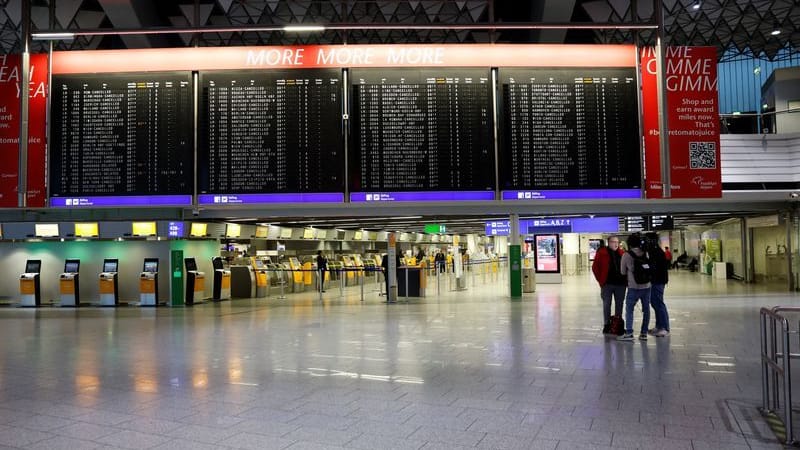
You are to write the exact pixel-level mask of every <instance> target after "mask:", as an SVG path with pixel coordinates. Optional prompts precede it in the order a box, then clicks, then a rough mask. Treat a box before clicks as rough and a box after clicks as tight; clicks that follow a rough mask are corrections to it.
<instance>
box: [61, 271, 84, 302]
mask: <svg viewBox="0 0 800 450" xmlns="http://www.w3.org/2000/svg"><path fill="white" fill-rule="evenodd" d="M80 268H81V260H80V259H68V260H66V261H64V272H63V273H62V274H61V275H59V276H58V291H59V293H60V294H61V302H60V303H59V305H60V306H71V307H78V306H81V294H80V277H79V276H78V275H79V274H78V272H79V271H80Z"/></svg>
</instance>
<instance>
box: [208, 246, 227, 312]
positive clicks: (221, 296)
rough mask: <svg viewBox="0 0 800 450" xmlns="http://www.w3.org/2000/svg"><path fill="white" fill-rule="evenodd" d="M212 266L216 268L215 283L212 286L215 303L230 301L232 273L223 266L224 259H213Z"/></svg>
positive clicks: (216, 257)
mask: <svg viewBox="0 0 800 450" xmlns="http://www.w3.org/2000/svg"><path fill="white" fill-rule="evenodd" d="M211 265H212V266H213V267H214V280H213V281H214V282H213V285H212V290H213V292H212V293H213V296H212V299H213V300H214V301H215V302H218V301H222V300H230V298H231V271H230V270H228V269H225V266H224V265H223V264H222V257H220V256H215V257H213V258H211Z"/></svg>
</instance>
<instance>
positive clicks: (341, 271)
mask: <svg viewBox="0 0 800 450" xmlns="http://www.w3.org/2000/svg"><path fill="white" fill-rule="evenodd" d="M345 275H346V274H345V273H344V268H341V269H339V297H344V278H345Z"/></svg>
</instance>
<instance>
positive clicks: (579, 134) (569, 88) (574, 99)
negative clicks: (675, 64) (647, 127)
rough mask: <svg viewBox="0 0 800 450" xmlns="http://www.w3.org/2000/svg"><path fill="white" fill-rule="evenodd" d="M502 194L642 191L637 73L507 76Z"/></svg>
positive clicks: (525, 72)
mask: <svg viewBox="0 0 800 450" xmlns="http://www.w3.org/2000/svg"><path fill="white" fill-rule="evenodd" d="M499 84H500V86H501V88H502V100H501V103H502V105H501V108H500V112H501V114H500V116H501V117H502V123H501V126H500V130H501V136H500V138H501V143H500V174H501V175H500V180H501V181H500V187H501V189H608V188H611V189H614V188H638V187H640V186H641V159H640V156H639V140H640V138H639V136H640V132H639V108H638V101H637V83H636V72H635V70H634V69H632V68H600V69H576V68H546V69H545V68H543V69H538V68H537V69H500V70H499Z"/></svg>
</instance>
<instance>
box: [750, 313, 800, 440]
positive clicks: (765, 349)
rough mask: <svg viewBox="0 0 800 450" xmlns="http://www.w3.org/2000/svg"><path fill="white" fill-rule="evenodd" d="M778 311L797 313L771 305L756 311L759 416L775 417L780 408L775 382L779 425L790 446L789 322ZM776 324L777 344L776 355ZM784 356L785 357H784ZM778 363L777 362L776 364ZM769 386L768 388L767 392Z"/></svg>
mask: <svg viewBox="0 0 800 450" xmlns="http://www.w3.org/2000/svg"><path fill="white" fill-rule="evenodd" d="M781 312H800V307H794V306H775V307H773V308H766V307H763V308H761V310H760V311H759V315H760V318H759V319H760V320H759V322H760V327H761V401H762V407H761V408H760V409H761V413H762V414H776V415H777V411H778V410H780V409H781V405H780V398H779V397H780V396H779V391H778V387H779V384H778V381H779V379H780V380H781V381H782V384H783V424H784V427H785V428H786V436H785V442H784V443H785V444H787V445H793V444H794V427H793V423H792V372H791V361H792V359H793V358H792V356H793V354H792V353H791V347H790V345H791V341H790V335H791V334H792V333H791V331H790V328H789V320H788V319H787V318H786V317H784V316H783V315H781V314H780V313H781ZM778 324H780V332H781V341H780V344H781V345H780V349H781V350H782V351H781V352H779V351H778V350H779V346H778V329H777V328H778ZM786 354H788V355H789V357H788V358H786V357H784V355H786ZM779 360H780V363H779ZM770 386H771V387H772V389H770Z"/></svg>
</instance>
